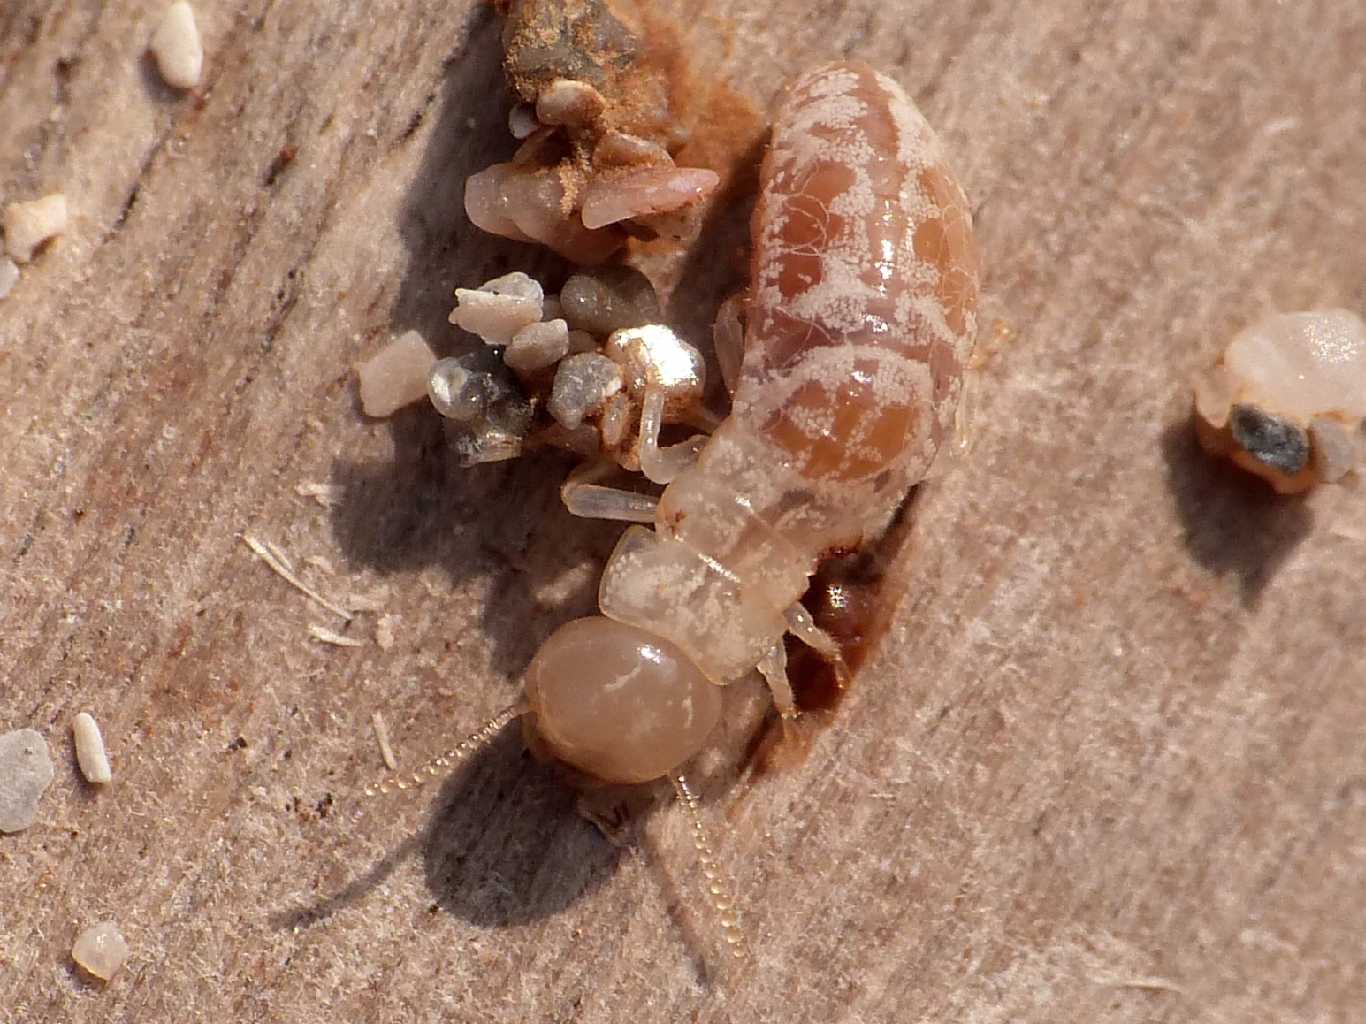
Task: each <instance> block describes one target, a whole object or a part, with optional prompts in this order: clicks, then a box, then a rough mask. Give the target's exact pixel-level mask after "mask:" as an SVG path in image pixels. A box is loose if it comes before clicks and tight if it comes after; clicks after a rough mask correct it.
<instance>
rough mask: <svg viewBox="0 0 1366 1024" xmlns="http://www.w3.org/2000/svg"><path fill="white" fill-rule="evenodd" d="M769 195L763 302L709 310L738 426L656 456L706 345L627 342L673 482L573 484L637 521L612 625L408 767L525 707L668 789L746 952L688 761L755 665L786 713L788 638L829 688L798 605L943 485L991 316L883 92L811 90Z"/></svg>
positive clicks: (776, 153) (920, 139)
mask: <svg viewBox="0 0 1366 1024" xmlns="http://www.w3.org/2000/svg"><path fill="white" fill-rule="evenodd" d="M760 189H761V191H760V195H759V199H758V204H757V206H756V209H755V212H754V217H753V222H752V226H751V231H752V240H753V257H752V267H751V273H752V278H751V284H750V288H749V291H748V292H747V294H746V295H745V296H743V297H741V298H740V300H739V303H738V305H739V306H740V309H739V310H737V302H736V301H735V300H732V301H731V302H729V303H727V304H726V305H725V306H724V307H723V309H722V311H721V313H720V315H719V316H718V320H717V328H716V337H717V359H718V362H719V363H720V364H721V367H722V371H723V375H724V376H725V377H726V380H727V384H728V386H729V387H730V390H731V391H732V407H731V411H730V414H729V415H728V416H727V417H726V418H725V419H723V420H722V421H721V422H720V424H719V425H718V426H717V427H716V429H715V431H714V432H713V433H711V434H710V436H698V437H694V438H692V439H691V440H690V441H687V442H684V443H682V444H678V445H675V446H673V447H670V448H661V447H660V446H659V433H660V428H661V426H662V425H663V424H664V423H665V422H668V421H669V409H670V403H671V402H677V401H678V400H680V397H687V396H690V395H693V393H694V392H696V393H697V394H700V390H701V389H700V382H699V381H695V380H693V379H692V377H691V376H690V375H689V373H681V372H680V371H679V370H678V368H677V367H675V366H673V364H675V363H679V364H680V365H681V364H682V363H684V362H688V356H689V353H690V352H694V351H695V350H692V349H691V348H690V346H686V345H685V344H681V343H677V344H676V343H675V342H676V340H677V339H676V336H673V335H671V334H670V332H669V330H668V328H667V327H665V326H664V325H652V326H649V327H645V328H641V329H640V331H642V332H645V333H641V334H639V336H638V337H637V335H636V334H632V335H631V338H628V339H626V340H628V341H632V344H637V343H638V344H637V347H638V348H639V349H640V351H639V352H637V356H638V357H639V359H640V360H642V361H641V363H640V367H639V372H638V374H637V375H636V376H638V378H639V388H638V390H639V395H638V396H637V397H638V399H639V405H638V418H639V424H640V429H639V442H638V447H637V448H636V450H635V451H636V452H637V453H638V464H639V467H640V470H641V471H642V472H643V473H644V475H645V476H647V477H648V478H649V479H651V480H652V481H654V482H656V483H660V484H666V485H667V486H666V487H665V489H664V492H663V494H662V495H660V497H659V498H658V499H653V498H650V497H649V496H648V495H642V494H639V493H636V492H634V491H618V490H614V489H613V488H610V487H605V486H600V485H598V484H596V483H591V482H586V481H585V478H584V477H583V476H580V477H578V478H577V479H576V478H575V477H572V476H571V479H570V481H569V482H568V483H566V485H565V487H564V489H563V494H564V497H565V501H566V504H567V505H568V506H569V507H570V509H571V511H574V512H576V513H577V514H581V515H594V516H602V517H605V518H613V519H621V520H626V521H630V522H633V523H635V524H637V525H633V526H631V527H629V528H628V529H627V530H626V532H625V534H624V535H623V536H622V538H621V540H620V542H619V543H618V544H617V547H616V549H615V551H614V552H613V554H612V556H611V558H610V559H609V561H608V564H607V566H606V568H605V570H604V572H603V577H602V581H601V584H600V588H599V605H600V609H601V612H602V614H601V615H598V616H592V617H589V618H583V619H578V620H575V621H573V622H569V623H567V624H565V625H564V626H561V627H560V628H559V629H558V630H556V631H555V632H554V633H552V634H551V635H550V637H549V638H548V639H547V640H546V641H545V643H544V644H543V645H542V646H541V648H540V650H539V651H538V652H537V654H536V656H535V657H534V658H533V659H532V662H531V664H530V666H529V667H528V669H527V673H526V679H525V695H524V698H523V699H522V700H520V701H518V702H517V703H516V704H514V705H512V706H511V707H509V708H507V709H505V710H504V711H502V712H500V713H499V714H498V715H497V716H495V717H494V718H493V719H492V720H490V721H489V722H488V723H487V724H486V725H485V726H484V727H483V728H481V729H480V730H479V731H478V732H477V733H475V734H474V735H473V736H471V737H470V738H469V739H467V740H465V741H464V742H463V743H461V744H459V745H458V746H456V747H455V748H454V749H452V750H451V751H449V752H447V753H446V754H444V755H442V756H441V757H438V758H436V759H435V760H433V761H432V762H430V763H428V764H427V765H425V766H424V767H423V768H422V769H420V770H419V771H418V772H417V773H415V774H414V775H413V776H412V777H411V778H412V781H413V782H414V783H420V782H421V781H424V779H425V778H428V777H433V776H435V775H436V774H437V773H438V772H440V771H442V770H444V769H445V768H447V767H449V765H450V764H452V763H453V762H454V761H456V760H458V759H459V758H461V757H463V756H465V755H466V754H468V753H469V752H470V751H471V750H473V749H475V748H476V747H477V746H478V745H480V744H481V743H483V742H485V741H486V740H487V739H489V738H490V737H491V736H492V735H493V734H494V733H495V732H497V731H498V730H499V729H501V728H503V727H504V726H505V725H506V724H507V723H508V722H510V721H511V720H512V719H514V718H518V717H520V718H521V719H522V725H523V734H524V736H525V737H526V740H527V742H528V745H529V746H530V747H531V749H532V750H533V752H535V753H536V754H537V755H538V756H541V757H543V758H545V759H548V760H552V761H555V762H558V763H559V764H560V765H562V766H565V767H567V768H568V769H570V770H571V773H572V775H573V777H575V778H577V779H578V780H579V781H580V782H582V783H585V784H588V785H597V784H633V783H643V782H649V781H651V780H655V779H659V778H661V777H664V776H668V777H669V778H670V779H671V780H672V782H673V785H674V788H675V791H676V792H677V794H678V796H679V799H680V800H681V801H682V802H683V804H684V805H685V807H686V808H687V809H688V811H689V812H690V814H691V815H692V821H693V829H694V833H695V838H696V841H697V846H698V852H699V856H700V857H701V860H702V866H703V870H704V872H705V874H706V876H707V878H708V884H709V889H710V891H711V892H712V894H713V897H714V899H715V902H716V905H717V910H718V911H719V912H720V914H721V921H722V926H723V929H724V931H725V935H726V941H727V942H728V943H729V944H730V945H731V946H732V947H733V948H735V949H736V950H737V951H739V950H740V948H741V937H740V934H739V931H738V928H737V927H736V923H735V918H734V915H733V913H732V911H731V909H730V907H729V905H728V904H727V903H726V901H725V900H723V899H722V898H721V897H720V895H719V894H720V893H721V891H722V890H721V887H720V883H719V880H718V878H717V875H716V871H715V868H714V864H713V861H712V857H711V854H710V851H709V849H708V847H707V844H706V840H705V836H704V835H703V833H702V828H701V821H700V818H699V816H698V813H697V806H698V801H697V797H696V795H695V793H694V792H693V790H692V789H690V788H689V785H688V782H687V780H686V779H685V778H684V776H683V775H682V774H681V769H682V767H683V766H684V765H685V764H686V763H687V762H688V761H689V760H690V759H691V758H692V757H694V756H695V755H696V754H697V753H698V752H699V751H701V750H702V749H703V747H704V746H705V744H706V743H707V741H708V738H709V735H710V733H711V732H712V730H713V727H714V726H715V725H716V723H717V721H718V720H719V718H720V715H721V706H722V702H721V689H720V688H721V686H724V685H726V684H728V683H730V682H732V681H734V680H737V679H739V678H741V677H744V676H747V675H749V674H750V673H751V672H752V671H754V670H755V669H756V668H757V669H758V670H759V671H760V673H761V674H762V675H763V676H764V678H765V680H766V681H767V683H768V685H769V688H770V689H771V690H772V693H773V697H774V702H775V704H776V705H777V707H778V710H779V712H780V713H781V714H782V715H783V716H784V717H790V716H792V715H795V714H796V707H795V704H794V701H793V696H792V690H791V687H790V685H789V683H788V680H787V674H786V656H785V653H784V651H785V649H784V646H783V638H784V635H785V634H786V633H788V632H792V633H793V634H794V635H795V636H796V637H797V638H798V639H800V640H801V641H803V642H804V643H806V644H808V645H809V646H811V647H812V648H813V649H815V650H816V651H817V652H818V653H819V654H820V655H821V656H822V657H825V658H827V659H828V660H829V661H830V662H831V663H832V665H834V666H835V668H836V672H837V675H838V674H839V672H840V671H841V669H842V660H841V656H840V648H839V645H838V644H837V643H836V641H835V640H834V639H833V638H832V637H831V636H829V635H827V634H825V633H824V632H822V631H821V630H820V629H818V628H817V627H816V625H815V624H814V622H813V621H812V619H811V617H810V615H809V614H808V613H807V612H806V611H805V610H804V608H803V607H802V605H801V603H800V599H801V597H802V595H803V593H804V591H805V590H806V589H807V586H808V581H809V579H810V577H811V575H812V574H813V573H814V572H815V571H816V569H817V567H818V565H819V563H820V561H821V559H822V557H823V556H825V555H827V554H829V553H830V552H832V551H837V550H838V551H844V550H848V549H851V548H856V547H858V546H859V545H861V544H862V543H863V542H864V541H865V540H871V539H873V538H874V537H876V536H878V535H879V534H880V533H881V532H882V531H883V530H884V529H885V528H886V525H887V523H888V521H889V519H890V518H891V516H892V515H893V513H894V512H895V511H896V509H897V507H898V506H899V504H900V503H901V501H902V500H903V499H904V497H905V495H906V492H907V490H908V489H909V488H910V487H911V486H912V485H914V484H915V483H917V482H918V481H920V480H921V479H923V478H924V477H925V475H926V473H927V472H928V471H929V469H930V466H931V464H932V463H933V461H934V459H935V456H936V454H937V452H938V451H939V449H940V446H941V445H942V444H943V443H944V442H945V440H946V439H947V438H948V437H949V435H950V433H951V431H952V428H953V424H954V422H955V414H956V409H957V405H958V400H959V394H960V391H961V389H962V373H963V367H964V365H965V364H966V362H967V359H968V357H969V355H970V352H971V348H972V343H973V338H974V335H975V333H976V325H977V324H976V305H977V291H978V260H977V250H976V243H975V241H974V237H973V232H972V221H971V213H970V210H969V207H968V204H967V200H966V198H965V197H964V195H963V191H962V189H960V188H959V186H958V184H957V182H956V181H955V179H954V177H953V175H952V174H951V173H950V171H949V170H948V167H947V164H946V161H945V157H944V153H943V151H942V149H941V146H940V144H939V141H938V139H937V138H936V137H935V135H934V133H933V131H932V130H931V129H930V127H929V125H928V124H927V123H926V121H925V119H924V117H922V116H921V114H920V112H919V111H918V110H916V108H915V106H914V105H913V104H912V103H911V101H910V100H909V99H908V98H907V96H906V94H905V93H904V92H903V91H902V90H901V88H900V87H899V86H898V85H897V84H896V83H895V82H893V81H892V80H891V79H889V78H887V77H885V76H883V75H881V74H879V73H877V72H876V71H874V70H872V69H871V68H868V67H865V66H863V65H859V64H847V63H840V64H830V65H826V66H824V67H820V68H817V69H815V70H813V71H810V72H808V73H806V74H803V75H801V76H800V77H798V78H797V79H796V80H795V81H794V82H793V83H792V84H791V85H790V86H789V87H788V89H787V92H786V94H785V96H784V98H783V100H782V102H781V104H780V107H779V109H778V112H777V114H776V116H775V120H774V125H773V136H772V142H771V145H770V148H769V150H768V153H767V155H766V157H765V159H764V162H763V166H762V168H761V173H760ZM741 320H743V321H744V324H743V330H742V329H741ZM621 333H623V334H625V333H627V332H621ZM615 337H616V336H615V335H614V338H615ZM671 338H672V339H674V340H671ZM632 339H634V340H632ZM618 340H620V339H618ZM646 342H649V344H646ZM612 344H613V342H612V340H611V339H609V344H608V348H610V347H611V345H612ZM624 365H627V366H630V365H634V364H632V363H631V361H630V360H625V361H624ZM685 369H686V367H685ZM679 381H682V382H683V383H682V384H680V383H679ZM693 385H697V386H696V387H694V386H693ZM588 477H589V479H595V477H594V476H593V474H592V473H590V474H588ZM645 523H650V524H651V525H652V526H653V528H650V527H649V526H646V525H643V524H645ZM408 784H409V783H408V782H407V781H406V780H404V781H400V782H397V783H396V785H397V786H398V787H399V788H406V787H407V785H408ZM376 788H377V789H379V790H380V791H387V789H388V786H387V785H382V786H379V787H376Z"/></svg>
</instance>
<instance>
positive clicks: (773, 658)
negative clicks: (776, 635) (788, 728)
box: [758, 640, 797, 721]
mask: <svg viewBox="0 0 1366 1024" xmlns="http://www.w3.org/2000/svg"><path fill="white" fill-rule="evenodd" d="M758 668H759V674H760V675H761V676H763V677H764V682H766V683H768V688H769V690H771V691H772V692H773V704H774V706H775V707H776V708H777V709H778V714H780V715H781V716H782V717H783V718H784V719H785V720H788V721H790V720H791V719H794V718H796V717H797V702H796V700H795V699H793V696H792V684H791V683H790V682H788V679H787V649H786V648H785V647H783V642H782V641H781V640H779V641H778V642H777V643H776V644H774V645H773V646H772V647H770V648H769V649H768V652H767V653H766V654H765V655H764V656H763V657H762V658H760V659H759V665H758Z"/></svg>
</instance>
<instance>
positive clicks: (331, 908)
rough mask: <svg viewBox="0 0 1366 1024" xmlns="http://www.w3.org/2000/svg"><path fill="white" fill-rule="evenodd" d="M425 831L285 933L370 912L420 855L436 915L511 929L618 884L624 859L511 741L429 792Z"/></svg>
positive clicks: (503, 738)
mask: <svg viewBox="0 0 1366 1024" xmlns="http://www.w3.org/2000/svg"><path fill="white" fill-rule="evenodd" d="M426 799H427V805H428V807H429V813H428V815H427V818H426V821H425V822H424V824H423V825H422V827H421V829H420V830H418V831H417V833H416V834H414V835H413V836H412V837H411V838H409V839H408V840H405V841H404V842H403V843H401V844H399V846H398V847H396V848H395V849H393V850H391V851H390V852H389V853H388V854H386V855H385V856H384V857H383V858H382V859H380V860H379V861H377V862H375V863H374V864H373V865H371V866H370V867H369V868H368V869H366V870H365V871H364V872H363V873H362V874H361V875H359V876H358V877H356V878H355V879H353V880H352V881H351V882H349V883H348V884H346V885H345V886H343V887H342V888H341V889H340V890H338V891H337V892H335V893H332V894H331V895H328V896H324V897H323V898H321V899H319V900H317V901H316V902H314V903H311V904H308V905H306V906H301V907H294V908H291V909H288V910H285V911H281V912H279V913H277V914H275V915H273V917H272V918H271V923H272V925H273V926H275V927H276V928H280V929H291V930H292V929H295V928H307V927H311V926H312V925H315V924H319V923H321V922H322V921H324V920H326V919H327V918H329V917H331V916H332V915H333V914H334V913H336V912H337V911H339V910H342V909H344V908H346V907H350V906H353V905H358V904H361V903H363V902H364V901H365V900H366V899H367V898H368V897H369V896H370V894H372V893H373V892H374V891H375V889H377V888H378V887H379V886H380V885H381V884H382V883H383V882H384V880H385V879H386V878H388V877H389V876H390V875H392V874H393V873H394V871H395V870H397V868H398V866H399V865H400V864H401V863H402V862H403V861H404V860H405V859H407V858H408V857H409V856H412V855H413V854H420V856H421V858H422V863H423V871H424V875H425V878H426V882H427V887H428V890H429V891H430V893H431V895H432V898H433V900H434V902H433V903H432V905H431V907H430V910H431V911H432V912H433V913H435V912H436V911H437V910H438V909H440V910H445V911H446V912H448V913H451V914H454V915H455V916H457V917H460V918H462V919H464V920H466V921H468V922H470V923H471V924H476V925H481V926H485V927H508V926H512V925H518V924H526V923H529V922H532V921H537V920H540V919H542V918H545V917H548V916H550V915H552V914H555V913H557V912H559V911H561V910H564V909H565V908H566V907H568V906H569V905H570V904H572V903H573V902H574V901H575V900H576V899H578V898H580V897H581V896H584V895H586V894H587V893H589V892H591V891H592V890H593V889H595V888H597V887H598V886H599V885H601V884H602V883H603V882H604V881H605V880H606V879H608V878H609V877H611V875H612V873H613V871H614V870H615V867H616V862H617V860H618V859H619V857H620V856H621V855H622V850H621V849H620V848H619V847H616V846H614V845H612V844H611V843H608V842H606V841H604V840H603V839H602V837H601V836H599V835H598V834H597V833H596V831H595V830H594V829H593V827H592V826H591V825H590V824H589V823H588V822H587V821H585V820H584V819H583V818H582V817H580V816H579V815H578V814H577V813H575V810H574V795H573V793H571V792H570V791H569V790H568V789H566V788H565V786H564V785H563V784H562V783H561V782H560V780H559V779H557V778H556V777H555V776H554V773H553V772H552V771H551V770H550V769H547V768H545V767H543V766H542V765H540V764H538V763H536V762H535V761H534V760H533V759H532V758H531V757H530V756H529V755H527V753H526V751H525V750H524V749H523V747H522V743H521V739H520V737H519V736H518V735H517V733H516V731H515V730H511V729H508V730H504V732H503V733H502V734H501V735H499V736H498V737H497V738H495V739H494V740H493V741H492V742H490V743H489V744H488V745H487V746H485V747H484V748H483V749H481V750H479V751H478V752H476V753H475V754H474V755H473V756H472V757H471V758H469V759H468V760H466V761H464V762H463V763H461V764H460V765H459V766H458V767H457V768H456V770H455V771H454V772H452V774H451V775H450V776H449V777H448V778H447V779H446V780H445V782H444V783H443V784H442V785H441V787H440V789H439V790H437V791H428V793H427V797H426Z"/></svg>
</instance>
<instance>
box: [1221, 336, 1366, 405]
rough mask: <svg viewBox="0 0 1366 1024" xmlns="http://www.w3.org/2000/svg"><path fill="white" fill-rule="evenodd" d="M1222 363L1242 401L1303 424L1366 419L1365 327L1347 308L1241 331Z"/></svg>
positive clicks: (1230, 345) (1225, 353) (1226, 352)
mask: <svg viewBox="0 0 1366 1024" xmlns="http://www.w3.org/2000/svg"><path fill="white" fill-rule="evenodd" d="M1223 365H1224V367H1225V369H1227V370H1228V372H1229V373H1231V374H1232V375H1233V377H1234V378H1235V379H1236V380H1237V381H1238V382H1239V383H1240V385H1241V387H1242V390H1241V392H1240V395H1239V400H1240V401H1243V402H1256V404H1258V405H1261V406H1263V407H1265V408H1267V409H1272V410H1275V411H1277V412H1281V413H1286V414H1289V415H1292V416H1295V417H1297V418H1299V419H1302V420H1304V421H1305V422H1306V423H1307V422H1308V421H1309V419H1311V418H1312V417H1314V416H1316V415H1319V414H1320V413H1326V412H1339V413H1343V414H1345V415H1347V416H1350V417H1361V416H1366V324H1363V323H1362V320H1361V318H1360V317H1359V316H1357V315H1356V314H1355V313H1350V312H1348V311H1347V310H1345V309H1324V310H1312V311H1308V312H1302V313H1282V314H1279V315H1277V316H1271V317H1268V318H1267V319H1265V320H1263V321H1261V322H1260V323H1257V324H1254V325H1253V326H1251V327H1249V328H1247V329H1245V330H1243V331H1240V332H1239V333H1238V335H1237V336H1236V337H1235V338H1234V339H1233V341H1232V342H1231V343H1230V344H1229V346H1228V349H1227V350H1226V351H1225V352H1224V357H1223Z"/></svg>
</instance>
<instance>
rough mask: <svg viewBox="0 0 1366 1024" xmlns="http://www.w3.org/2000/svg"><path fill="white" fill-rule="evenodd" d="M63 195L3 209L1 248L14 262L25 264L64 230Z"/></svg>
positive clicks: (11, 204) (46, 197)
mask: <svg viewBox="0 0 1366 1024" xmlns="http://www.w3.org/2000/svg"><path fill="white" fill-rule="evenodd" d="M66 222H67V211H66V196H64V195H62V194H61V193H60V192H54V193H53V194H52V195H48V196H43V198H41V199H34V200H31V201H29V202H27V203H10V204H9V205H8V206H6V207H5V248H7V249H8V250H9V254H10V256H11V257H12V258H13V260H14V262H15V263H28V262H30V261H31V260H32V259H33V255H34V253H35V252H37V251H38V249H39V247H41V246H42V245H43V243H45V242H46V241H48V239H50V238H55V237H56V236H57V235H60V234H61V233H62V232H63V231H65V230H66Z"/></svg>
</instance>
